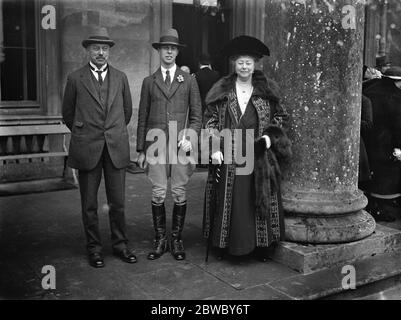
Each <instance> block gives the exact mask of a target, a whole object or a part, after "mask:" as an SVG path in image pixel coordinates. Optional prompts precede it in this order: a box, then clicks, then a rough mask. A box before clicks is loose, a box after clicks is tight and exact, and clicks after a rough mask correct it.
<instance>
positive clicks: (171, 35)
mask: <svg viewBox="0 0 401 320" xmlns="http://www.w3.org/2000/svg"><path fill="white" fill-rule="evenodd" d="M168 45H170V46H177V47H182V48H184V47H186V45H185V44H182V43H180V40H179V38H178V32H177V30H175V29H169V30H167V31H166V32H164V33H163V34H162V35H161V36H160V40H159V42H153V43H152V47H153V48H155V49H156V50H157V49H159V48H160V47H161V46H168Z"/></svg>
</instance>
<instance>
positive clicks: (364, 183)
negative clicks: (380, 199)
mask: <svg viewBox="0 0 401 320" xmlns="http://www.w3.org/2000/svg"><path fill="white" fill-rule="evenodd" d="M372 112H373V111H372V103H371V102H370V99H369V98H368V97H366V96H364V95H362V106H361V133H360V144H359V171H358V187H359V189H361V190H363V191H367V190H368V186H369V182H370V179H371V177H370V165H369V158H368V154H367V152H366V147H365V141H367V139H368V135H369V130H370V129H371V128H372V126H373V114H372Z"/></svg>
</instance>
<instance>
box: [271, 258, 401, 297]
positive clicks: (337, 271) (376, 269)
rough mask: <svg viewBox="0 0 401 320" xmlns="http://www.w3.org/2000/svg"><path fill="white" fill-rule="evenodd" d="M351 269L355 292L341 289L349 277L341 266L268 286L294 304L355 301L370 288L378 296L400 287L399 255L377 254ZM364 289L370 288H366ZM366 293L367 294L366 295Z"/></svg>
mask: <svg viewBox="0 0 401 320" xmlns="http://www.w3.org/2000/svg"><path fill="white" fill-rule="evenodd" d="M350 265H351V266H352V267H354V268H355V290H353V289H348V288H344V287H343V282H344V277H345V276H347V275H349V273H343V271H344V270H343V266H337V267H332V268H327V269H324V270H320V271H317V272H314V273H311V274H308V275H303V274H299V275H296V276H293V277H289V278H285V279H281V280H277V281H273V282H270V283H269V286H270V287H272V288H273V289H275V290H277V291H279V292H281V293H282V294H285V295H287V296H289V297H291V298H292V299H295V300H312V299H323V298H325V299H328V298H330V297H332V298H336V297H337V299H344V300H345V299H354V298H356V297H357V293H358V294H360V295H361V296H363V295H364V293H363V291H362V290H360V289H362V288H366V289H369V288H370V289H371V291H370V292H377V291H380V290H383V289H386V288H387V287H391V286H394V285H397V284H398V283H399V280H400V278H401V251H399V250H397V251H393V252H388V253H383V254H377V255H375V256H373V257H370V258H365V259H362V260H358V261H354V262H353V263H352V264H350ZM348 283H349V282H348ZM367 285H369V286H370V287H366V286H367ZM375 286H376V287H375ZM380 286H382V288H381V287H380ZM373 290H376V291H373ZM366 292H367V293H368V294H369V291H366Z"/></svg>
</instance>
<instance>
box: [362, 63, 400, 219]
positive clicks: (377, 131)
mask: <svg viewBox="0 0 401 320" xmlns="http://www.w3.org/2000/svg"><path fill="white" fill-rule="evenodd" d="M400 87H401V68H400V67H391V68H389V69H387V70H386V71H385V73H384V74H383V78H382V79H381V80H380V81H378V82H377V83H375V84H374V85H372V86H370V87H369V88H368V89H367V90H365V91H364V94H365V95H366V96H367V97H368V98H369V99H370V100H371V102H372V110H373V126H372V129H371V130H370V132H369V135H368V140H367V143H366V148H367V153H368V157H369V163H370V167H371V170H372V172H373V176H372V183H371V184H370V187H369V191H370V196H369V205H368V208H367V210H368V211H369V212H370V213H371V214H372V216H373V217H374V218H375V219H376V220H377V221H394V219H395V218H394V216H395V215H396V214H399V203H398V200H399V199H398V198H399V197H400V196H401V162H400V160H401V150H400V148H401V108H400V105H401V90H400Z"/></svg>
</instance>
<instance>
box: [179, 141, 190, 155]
mask: <svg viewBox="0 0 401 320" xmlns="http://www.w3.org/2000/svg"><path fill="white" fill-rule="evenodd" d="M180 147H181V148H182V150H183V151H184V152H188V151H192V143H191V142H190V141H188V140H187V139H184V140H180V141H179V142H178V148H180Z"/></svg>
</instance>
